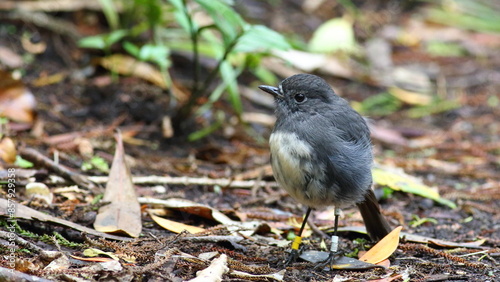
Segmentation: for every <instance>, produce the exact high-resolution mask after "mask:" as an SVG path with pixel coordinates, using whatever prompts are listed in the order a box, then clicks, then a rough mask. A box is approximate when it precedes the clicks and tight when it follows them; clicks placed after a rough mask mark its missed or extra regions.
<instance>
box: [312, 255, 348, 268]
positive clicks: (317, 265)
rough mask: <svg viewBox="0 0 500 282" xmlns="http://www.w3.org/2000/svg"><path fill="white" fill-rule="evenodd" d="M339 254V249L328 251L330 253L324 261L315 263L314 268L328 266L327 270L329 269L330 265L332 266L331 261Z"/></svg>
mask: <svg viewBox="0 0 500 282" xmlns="http://www.w3.org/2000/svg"><path fill="white" fill-rule="evenodd" d="M341 254H342V252H340V251H337V252H332V251H330V253H329V254H328V257H327V258H326V259H325V260H324V261H322V262H319V263H318V264H316V266H315V267H314V270H316V271H322V270H324V269H325V267H328V270H330V271H331V270H332V267H333V262H334V261H335V258H336V257H340V255H341Z"/></svg>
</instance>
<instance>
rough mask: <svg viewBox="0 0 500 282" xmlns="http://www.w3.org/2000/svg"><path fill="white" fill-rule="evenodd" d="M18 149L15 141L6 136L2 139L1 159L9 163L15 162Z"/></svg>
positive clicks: (0, 147)
mask: <svg viewBox="0 0 500 282" xmlns="http://www.w3.org/2000/svg"><path fill="white" fill-rule="evenodd" d="M16 156H17V149H16V145H15V144H14V141H12V139H10V138H9V137H5V138H3V139H2V141H0V159H2V160H3V161H4V162H6V163H8V164H13V163H14V162H15V161H16Z"/></svg>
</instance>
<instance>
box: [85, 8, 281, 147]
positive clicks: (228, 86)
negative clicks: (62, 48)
mask: <svg viewBox="0 0 500 282" xmlns="http://www.w3.org/2000/svg"><path fill="white" fill-rule="evenodd" d="M100 2H101V5H102V8H103V13H104V15H105V17H106V19H107V21H108V24H109V26H110V28H111V31H110V32H109V33H106V34H100V35H96V36H90V37H87V38H84V39H82V40H81V41H80V46H81V47H84V48H94V49H100V50H103V51H104V52H105V53H106V54H108V55H109V54H111V52H112V47H113V46H116V45H117V44H121V46H122V48H123V49H124V50H125V51H127V52H128V53H129V54H131V55H132V56H134V57H135V58H137V59H138V60H141V61H147V62H152V63H154V64H156V65H158V67H159V68H160V70H161V71H162V73H163V74H164V76H165V79H167V80H169V79H170V78H169V74H168V69H169V67H170V66H171V59H170V54H171V53H172V52H175V51H178V52H184V53H185V52H190V53H191V54H192V62H193V63H192V64H193V65H192V69H193V80H192V81H193V83H192V89H191V95H190V98H189V100H188V101H187V102H186V103H184V104H183V105H181V107H180V108H179V111H178V113H177V116H176V117H174V123H175V124H176V123H179V122H180V123H182V122H184V121H185V120H187V119H189V118H190V117H191V116H192V114H193V113H196V114H197V115H202V114H204V113H206V112H207V111H211V110H213V107H212V105H213V104H214V103H215V102H216V101H218V100H219V99H221V97H223V94H224V93H227V99H228V101H229V102H230V103H231V106H232V108H233V110H234V113H236V114H237V115H240V114H241V113H242V110H243V109H242V103H241V97H240V93H239V90H238V84H237V78H238V76H239V75H240V74H241V73H242V72H243V71H244V70H249V71H250V72H252V73H253V74H254V75H256V76H257V77H258V78H259V79H260V80H262V81H268V82H275V81H276V78H275V77H274V75H273V74H272V73H271V72H269V71H266V70H265V69H264V68H263V67H262V66H261V64H260V61H261V59H262V58H263V57H265V56H269V55H270V51H271V50H286V49H289V48H290V45H289V43H288V42H287V40H286V39H285V38H284V37H283V36H281V35H280V34H279V33H277V32H275V31H273V30H271V29H269V28H267V27H265V26H262V25H253V24H250V23H248V22H246V21H245V20H244V19H243V18H242V17H241V16H240V15H239V14H238V13H237V12H236V11H235V10H234V9H233V8H232V5H233V1H230V0H190V1H188V0H168V1H160V0H133V1H126V0H121V1H112V0H100ZM118 7H122V8H123V11H122V12H120V13H119V12H118V10H119V9H118ZM200 19H201V20H200ZM144 34H150V37H151V38H150V39H149V40H146V42H144V40H142V41H141V40H139V39H140V37H141V36H142V35H144ZM201 56H204V57H208V58H212V59H214V60H215V61H216V64H215V67H213V68H212V69H210V70H208V72H207V71H205V70H204V69H203V66H202V65H201V63H200V57H201ZM202 69H203V70H202ZM202 71H203V72H202ZM218 78H220V80H221V81H220V82H219V83H218V84H216V85H217V86H216V87H215V89H214V90H212V89H213V88H212V86H213V85H214V82H215V81H216V80H217V79H218ZM202 97H207V98H208V99H203V100H205V101H208V102H207V103H206V104H205V105H204V106H202V107H201V108H200V109H199V110H198V111H196V112H194V109H195V108H196V107H197V106H198V104H197V103H198V102H199V101H200V98H202ZM210 115H211V116H215V117H217V120H216V121H215V123H214V126H219V125H220V124H221V122H220V117H221V115H220V114H215V115H214V114H210ZM211 129H212V130H210V131H206V130H205V131H203V132H212V131H213V130H215V129H213V128H212V127H211ZM203 136H205V134H202V133H201V132H198V133H196V134H194V135H192V136H190V137H189V139H192V140H194V139H199V138H201V137H203Z"/></svg>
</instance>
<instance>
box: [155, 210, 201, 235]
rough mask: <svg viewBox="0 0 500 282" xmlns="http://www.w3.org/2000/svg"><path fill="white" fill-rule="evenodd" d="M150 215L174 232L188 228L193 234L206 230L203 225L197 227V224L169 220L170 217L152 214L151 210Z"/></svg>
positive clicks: (159, 223)
mask: <svg viewBox="0 0 500 282" xmlns="http://www.w3.org/2000/svg"><path fill="white" fill-rule="evenodd" d="M149 215H150V216H151V218H152V219H153V220H154V221H155V222H156V223H158V225H160V226H161V227H163V228H165V229H167V230H169V231H172V232H174V233H181V232H182V231H184V230H186V231H187V232H189V233H191V234H195V233H199V232H203V231H205V229H203V228H201V227H196V226H192V225H187V224H184V223H180V222H176V221H173V220H169V219H166V218H163V217H159V216H156V215H154V214H152V213H151V212H149Z"/></svg>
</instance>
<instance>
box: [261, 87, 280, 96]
mask: <svg viewBox="0 0 500 282" xmlns="http://www.w3.org/2000/svg"><path fill="white" fill-rule="evenodd" d="M259 88H260V90H262V91H264V92H267V93H269V94H271V95H273V96H274V97H279V98H282V97H283V94H281V92H280V90H279V88H278V87H274V86H267V85H260V86H259Z"/></svg>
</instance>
